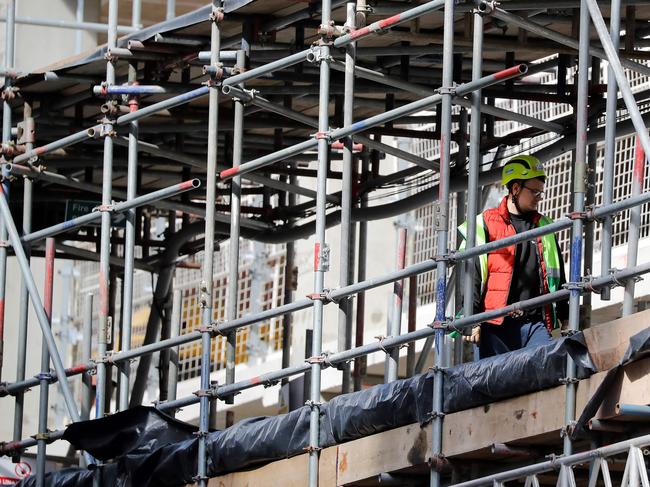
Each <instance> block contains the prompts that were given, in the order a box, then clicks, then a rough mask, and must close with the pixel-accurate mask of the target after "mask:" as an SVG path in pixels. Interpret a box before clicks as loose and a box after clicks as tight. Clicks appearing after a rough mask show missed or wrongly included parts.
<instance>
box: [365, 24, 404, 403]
mask: <svg viewBox="0 0 650 487" xmlns="http://www.w3.org/2000/svg"><path fill="white" fill-rule="evenodd" d="M358 17H359V16H357V18H358ZM369 171H370V157H369V155H368V154H364V155H363V157H362V159H361V178H360V181H361V182H363V181H364V180H365V178H366V177H368V174H369ZM367 206H368V195H367V193H364V194H362V195H360V197H359V208H366V207H367ZM367 246H368V222H366V221H361V222H359V264H358V268H357V282H363V281H365V280H366V260H367V259H366V249H367ZM409 292H410V291H409ZM365 315H366V293H365V292H361V293H359V294H357V310H356V316H355V318H356V327H355V330H354V335H355V336H354V346H355V347H360V346H361V345H363V333H364V323H365ZM365 369H366V358H365V357H358V358H355V359H354V375H353V382H354V390H355V391H360V390H361V386H362V383H363V376H364V375H365Z"/></svg>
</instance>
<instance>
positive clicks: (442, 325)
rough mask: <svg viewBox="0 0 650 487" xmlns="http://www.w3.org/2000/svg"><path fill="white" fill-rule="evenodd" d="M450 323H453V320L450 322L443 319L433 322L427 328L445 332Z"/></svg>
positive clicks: (447, 319)
mask: <svg viewBox="0 0 650 487" xmlns="http://www.w3.org/2000/svg"><path fill="white" fill-rule="evenodd" d="M452 323H453V320H450V319H449V318H445V319H444V320H433V321H432V322H431V323H429V324H428V325H427V326H428V327H429V328H432V329H434V330H443V331H444V330H447V329H448V328H449V327H450V325H451V324H452Z"/></svg>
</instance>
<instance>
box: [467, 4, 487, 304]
mask: <svg viewBox="0 0 650 487" xmlns="http://www.w3.org/2000/svg"><path fill="white" fill-rule="evenodd" d="M473 39H474V42H473V44H472V81H475V80H477V79H479V78H480V77H481V76H483V15H481V13H480V12H479V10H478V9H475V10H474V37H473ZM481 98H482V91H481V90H476V91H473V92H472V94H471V98H470V100H471V102H472V107H471V109H472V112H471V119H470V128H469V172H468V178H467V240H466V241H465V248H466V249H470V248H472V247H474V246H475V245H476V214H477V213H478V211H479V208H478V198H479V196H478V173H479V171H480V168H481V102H482V100H481ZM462 270H463V271H464V272H463V277H464V279H462V282H463V314H464V315H465V316H470V315H472V314H474V309H473V308H474V260H473V259H472V260H469V261H467V262H466V263H465V265H464V266H463V267H462Z"/></svg>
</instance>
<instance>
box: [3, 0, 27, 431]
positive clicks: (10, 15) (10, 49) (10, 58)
mask: <svg viewBox="0 0 650 487" xmlns="http://www.w3.org/2000/svg"><path fill="white" fill-rule="evenodd" d="M15 22H16V0H9V2H8V3H7V25H6V27H5V28H6V32H5V34H6V35H5V71H10V70H13V69H14V62H15V59H14V54H15V53H14V41H15V36H16V24H15ZM11 83H12V79H11V78H10V77H6V78H5V94H6V95H7V96H3V101H2V144H9V143H10V142H11V104H10V103H9V100H10V99H11V94H12V93H13V91H12V86H11ZM6 169H7V161H6V160H5V159H4V158H3V159H2V174H1V176H2V186H3V191H4V193H5V194H6V195H7V197H8V196H9V179H8V177H7V176H8V174H5V173H6ZM0 240H2V241H3V242H6V241H7V228H6V222H5V221H4V220H3V219H0ZM6 279H7V247H6V246H4V245H2V246H0V381H1V380H2V362H3V360H2V358H3V355H4V333H5V332H4V329H5V293H6V284H7V283H6ZM24 377H25V375H24V372H23V378H24ZM21 408H22V403H21ZM21 422H22V419H21ZM21 433H22V430H21Z"/></svg>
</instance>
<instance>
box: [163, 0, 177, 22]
mask: <svg viewBox="0 0 650 487" xmlns="http://www.w3.org/2000/svg"><path fill="white" fill-rule="evenodd" d="M174 17H176V0H167V13H166V16H165V18H166V19H167V20H171V19H173V18H174Z"/></svg>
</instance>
